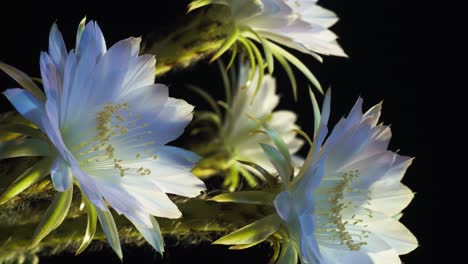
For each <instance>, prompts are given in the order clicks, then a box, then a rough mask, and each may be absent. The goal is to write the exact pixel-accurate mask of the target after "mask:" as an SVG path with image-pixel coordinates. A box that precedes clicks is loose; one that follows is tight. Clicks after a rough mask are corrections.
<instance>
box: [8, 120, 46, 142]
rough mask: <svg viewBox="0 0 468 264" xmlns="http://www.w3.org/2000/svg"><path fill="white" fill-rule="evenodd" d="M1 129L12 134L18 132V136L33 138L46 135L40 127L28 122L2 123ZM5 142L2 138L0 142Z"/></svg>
mask: <svg viewBox="0 0 468 264" xmlns="http://www.w3.org/2000/svg"><path fill="white" fill-rule="evenodd" d="M0 131H4V132H8V133H10V134H17V135H18V136H20V135H25V136H29V137H33V138H42V137H44V134H42V132H41V131H40V130H39V129H36V128H33V127H31V126H28V125H26V124H18V123H8V124H0ZM2 141H3V142H4V140H2V139H1V138H0V142H2Z"/></svg>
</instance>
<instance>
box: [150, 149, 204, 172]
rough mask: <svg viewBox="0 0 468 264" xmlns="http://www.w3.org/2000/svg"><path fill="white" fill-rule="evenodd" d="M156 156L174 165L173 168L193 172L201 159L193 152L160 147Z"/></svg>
mask: <svg viewBox="0 0 468 264" xmlns="http://www.w3.org/2000/svg"><path fill="white" fill-rule="evenodd" d="M156 154H157V156H158V158H161V159H164V160H166V161H167V162H168V164H171V163H172V164H173V166H177V167H181V168H185V169H187V170H191V169H192V168H193V167H194V166H195V163H197V162H198V161H199V160H200V158H201V157H200V156H198V155H197V154H196V153H194V152H192V151H189V150H185V149H182V148H178V147H172V146H159V147H158V149H157V150H156Z"/></svg>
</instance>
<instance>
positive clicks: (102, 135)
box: [4, 22, 205, 256]
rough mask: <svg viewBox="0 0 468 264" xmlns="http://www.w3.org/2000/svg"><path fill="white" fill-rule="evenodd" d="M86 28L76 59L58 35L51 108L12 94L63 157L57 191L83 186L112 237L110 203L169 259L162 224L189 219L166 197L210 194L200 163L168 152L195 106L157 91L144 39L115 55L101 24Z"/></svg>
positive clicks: (53, 37) (54, 35)
mask: <svg viewBox="0 0 468 264" xmlns="http://www.w3.org/2000/svg"><path fill="white" fill-rule="evenodd" d="M83 27H84V24H82V25H81V26H80V29H79V30H78V35H77V40H76V49H75V50H71V51H70V52H67V50H66V47H65V44H64V41H63V39H62V35H61V33H60V32H59V31H58V29H57V27H56V26H55V25H54V26H53V27H52V29H51V32H50V38H49V52H48V53H46V52H43V53H42V54H41V59H40V66H41V75H42V80H43V83H44V90H45V93H46V97H47V100H46V102H45V103H44V102H42V101H40V100H39V99H37V98H35V97H34V96H33V95H32V94H31V93H30V92H28V91H26V90H23V89H9V90H7V91H5V92H4V94H5V95H6V96H7V98H8V99H9V100H10V102H11V103H12V104H13V105H14V106H15V108H16V109H17V110H18V112H20V113H21V114H22V115H23V116H24V117H26V118H27V119H29V120H30V121H31V122H33V123H34V124H36V125H37V126H39V128H40V129H41V130H42V131H43V132H45V133H46V134H47V136H48V137H49V139H50V141H51V142H52V143H53V145H54V146H55V148H56V149H57V152H58V156H57V158H56V160H55V162H54V164H53V165H52V169H51V177H52V182H53V185H54V187H55V189H57V190H58V191H65V190H67V189H69V188H70V187H71V186H72V184H73V181H74V180H76V182H77V184H78V185H79V187H80V188H81V190H82V191H83V192H84V194H85V195H86V197H87V198H88V199H89V200H90V201H91V202H92V204H93V205H94V206H95V207H96V208H97V209H98V210H97V211H98V216H99V219H100V222H101V224H102V225H103V229H104V230H105V231H106V232H107V233H108V232H110V231H109V230H111V229H112V226H108V223H112V224H113V220H112V219H110V220H109V215H110V214H109V209H108V208H107V206H106V203H107V204H109V205H110V206H111V207H112V208H113V209H114V210H115V211H116V212H118V213H119V214H123V215H125V216H126V217H127V218H128V219H129V220H130V221H131V222H132V223H133V224H134V225H135V226H136V228H137V229H138V230H139V231H140V232H141V234H142V235H143V237H144V238H145V239H146V240H147V241H148V242H149V243H150V244H151V245H152V246H153V247H154V248H155V249H157V250H158V251H160V252H162V250H163V247H162V241H161V235H160V233H159V227H158V224H157V222H156V220H155V219H154V217H153V216H160V217H167V218H178V217H180V216H181V212H180V211H179V210H178V208H177V206H176V205H175V204H174V203H173V202H172V201H171V200H170V199H169V198H168V196H167V195H166V193H172V194H178V195H182V196H186V197H194V196H197V195H198V194H199V193H200V191H202V190H204V189H205V187H204V184H203V182H202V181H200V180H199V179H198V178H197V177H195V176H194V175H192V174H191V173H190V170H191V169H192V167H193V166H194V163H195V162H196V161H197V160H198V157H197V156H196V155H195V154H193V153H191V152H189V151H185V150H183V149H180V148H176V147H169V146H165V144H166V143H168V142H170V141H172V140H174V139H176V138H178V137H179V136H180V135H181V134H182V133H183V131H184V128H185V127H186V126H187V125H188V123H189V122H190V121H191V120H192V111H193V106H191V105H189V104H188V103H186V102H185V101H183V100H178V99H174V98H170V97H168V88H167V87H166V86H164V85H161V84H154V79H155V62H156V61H155V58H154V57H153V56H150V55H142V56H139V55H138V53H139V48H140V41H141V40H140V39H139V38H129V39H125V40H122V41H119V42H118V43H116V44H114V45H113V46H112V47H111V48H110V49H109V50H107V48H106V44H105V40H104V37H103V35H102V32H101V30H100V28H99V26H98V25H97V24H96V23H94V22H89V23H88V24H87V25H86V27H85V28H84V29H83ZM112 224H111V225H112ZM113 225H115V224H113ZM107 235H108V239H109V240H110V238H109V237H110V236H111V234H109V233H108V234H107ZM111 244H112V246H113V247H114V250H115V251H116V252H117V254H119V255H120V256H121V254H122V253H121V250H120V244H118V240H117V244H118V245H116V244H115V241H114V243H112V242H111Z"/></svg>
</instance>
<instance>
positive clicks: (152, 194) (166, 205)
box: [122, 177, 182, 219]
mask: <svg viewBox="0 0 468 264" xmlns="http://www.w3.org/2000/svg"><path fill="white" fill-rule="evenodd" d="M122 187H123V188H125V189H126V190H128V191H129V192H130V193H131V194H132V195H133V196H134V198H135V199H136V200H137V201H138V202H139V203H140V205H141V207H142V208H143V209H144V212H146V213H149V214H151V215H155V216H158V217H165V218H171V219H176V218H180V217H181V216H182V213H181V212H180V210H179V209H178V208H177V205H176V204H174V202H172V201H171V199H169V197H168V196H167V194H165V193H164V192H162V190H161V189H160V188H159V187H158V186H157V184H156V183H155V182H152V181H150V180H147V179H141V177H140V178H138V177H124V178H123V182H122Z"/></svg>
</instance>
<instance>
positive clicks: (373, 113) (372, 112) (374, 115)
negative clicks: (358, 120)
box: [363, 102, 382, 126]
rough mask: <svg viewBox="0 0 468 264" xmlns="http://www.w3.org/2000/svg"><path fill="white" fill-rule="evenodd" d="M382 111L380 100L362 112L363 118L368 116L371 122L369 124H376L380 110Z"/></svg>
mask: <svg viewBox="0 0 468 264" xmlns="http://www.w3.org/2000/svg"><path fill="white" fill-rule="evenodd" d="M381 111H382V102H380V103H379V104H376V105H374V106H373V107H372V108H370V109H369V110H367V112H366V113H365V114H364V116H363V119H367V118H370V119H371V120H372V122H371V123H370V124H371V126H376V125H377V123H378V122H379V119H380V112H381Z"/></svg>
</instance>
